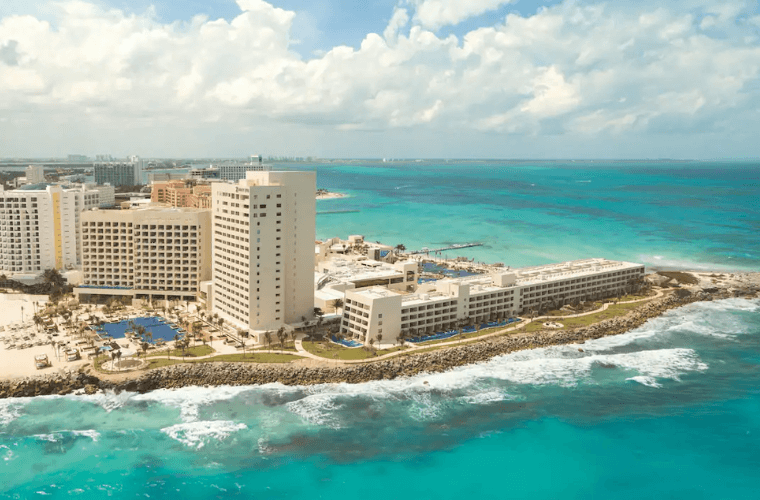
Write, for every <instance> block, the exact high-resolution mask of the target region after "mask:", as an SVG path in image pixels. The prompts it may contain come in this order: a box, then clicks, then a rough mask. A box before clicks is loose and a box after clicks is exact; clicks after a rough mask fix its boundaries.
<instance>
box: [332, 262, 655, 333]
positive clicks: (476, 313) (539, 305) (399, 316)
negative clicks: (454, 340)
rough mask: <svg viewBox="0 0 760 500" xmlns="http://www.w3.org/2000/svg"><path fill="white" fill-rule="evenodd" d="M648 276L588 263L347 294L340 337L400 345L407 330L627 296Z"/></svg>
mask: <svg viewBox="0 0 760 500" xmlns="http://www.w3.org/2000/svg"><path fill="white" fill-rule="evenodd" d="M643 275H644V266H643V265H641V264H633V263H630V262H616V261H610V260H606V259H586V260H579V261H572V262H564V263H561V264H552V265H547V266H538V267H531V268H523V269H515V270H513V271H501V272H497V273H493V274H491V275H483V276H471V277H467V278H456V279H444V280H439V281H437V282H433V283H428V284H425V285H422V286H420V288H419V290H418V292H417V293H416V294H404V293H399V292H395V291H392V290H388V289H385V288H379V287H378V288H370V289H364V290H347V291H346V299H345V307H344V311H343V319H342V322H341V333H343V334H344V335H347V336H350V337H358V338H364V339H366V340H369V339H371V338H375V339H377V335H378V334H380V335H383V338H384V340H391V341H395V340H396V339H397V337H398V336H399V335H400V334H401V333H402V332H403V333H405V334H409V335H412V336H415V335H425V334H430V333H435V332H442V331H447V330H450V329H453V328H456V327H457V326H461V325H462V324H463V323H471V324H481V323H485V322H489V321H494V320H497V319H505V318H508V317H511V316H515V315H517V314H521V313H525V312H529V311H531V310H535V311H538V310H540V309H543V308H545V307H559V306H560V305H562V304H565V303H568V302H571V301H573V300H587V299H595V298H598V297H604V296H608V295H610V294H612V293H622V292H624V291H626V290H627V289H628V288H629V287H630V286H631V284H632V283H634V282H636V281H638V280H639V279H640V278H641V277H643Z"/></svg>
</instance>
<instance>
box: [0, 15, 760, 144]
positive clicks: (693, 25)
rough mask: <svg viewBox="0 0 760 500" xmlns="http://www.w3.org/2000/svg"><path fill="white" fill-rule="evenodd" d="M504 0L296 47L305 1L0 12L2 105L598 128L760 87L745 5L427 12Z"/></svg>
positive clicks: (703, 106) (706, 105) (312, 120)
mask: <svg viewBox="0 0 760 500" xmlns="http://www.w3.org/2000/svg"><path fill="white" fill-rule="evenodd" d="M684 1H686V0H684ZM498 3H499V2H495V1H492V2H486V1H482V2H445V1H443V0H436V1H434V0H423V1H421V2H418V3H417V4H416V6H415V9H416V10H415V11H414V15H413V19H412V20H410V13H409V12H408V11H407V10H406V9H402V8H396V9H395V10H394V12H393V14H392V16H391V19H390V22H389V23H388V25H387V28H386V29H385V30H384V32H383V33H382V36H381V35H379V34H374V33H369V34H367V35H366V37H365V38H364V40H363V41H362V42H361V44H360V45H359V46H358V47H349V46H337V47H334V48H332V49H331V50H328V51H326V52H325V53H324V54H320V55H319V56H318V57H314V58H311V59H305V58H303V57H302V56H300V55H299V54H297V53H296V52H295V51H293V50H291V44H292V43H293V41H292V39H291V35H290V32H291V26H292V24H293V21H294V18H295V13H293V12H290V11H287V10H283V9H280V8H277V7H274V6H273V5H271V4H269V3H267V2H265V1H263V0H238V5H239V6H240V14H239V15H238V16H237V17H235V18H234V19H232V20H231V21H226V20H224V19H218V20H210V19H208V18H206V17H203V16H197V17H195V18H193V19H192V20H191V21H189V22H185V23H180V22H175V23H161V22H159V21H158V20H157V18H156V16H155V15H153V14H152V13H151V11H148V12H145V13H143V14H127V13H125V12H122V11H120V10H117V9H107V8H104V7H102V6H101V5H100V4H96V3H90V2H86V1H83V0H76V1H68V2H64V3H60V4H57V5H58V7H57V10H56V13H55V16H54V17H53V18H52V19H50V20H43V19H40V18H38V17H36V16H30V15H26V16H22V15H9V16H6V17H4V18H2V19H0V115H4V116H6V117H7V116H13V117H14V118H15V123H14V125H21V126H20V127H19V128H18V130H22V131H23V130H27V131H28V130H34V129H35V127H36V126H38V125H39V124H40V123H47V122H55V123H59V124H61V123H65V124H66V127H67V130H76V127H77V126H81V127H85V125H77V124H79V123H81V124H84V123H86V124H87V127H95V128H96V129H99V128H100V129H102V128H103V127H107V126H112V127H126V128H131V129H134V130H140V129H143V128H145V127H149V126H152V127H155V126H157V125H156V124H157V123H162V124H165V125H166V126H167V127H171V128H172V129H177V128H181V129H182V130H183V131H185V133H187V134H189V135H192V134H193V133H194V131H195V130H200V129H201V128H202V127H205V126H206V125H202V124H214V126H223V127H227V128H229V129H233V128H234V129H237V130H245V131H248V132H246V133H253V132H257V131H258V132H257V133H262V134H263V133H265V132H267V131H269V130H274V129H276V127H278V126H281V127H282V130H284V131H287V130H288V128H289V127H290V128H291V129H292V127H293V126H294V124H297V125H298V126H299V127H312V128H315V129H319V130H322V131H325V132H324V133H328V132H329V131H373V132H377V131H388V130H394V129H414V130H427V131H449V132H450V131H451V130H469V131H473V133H476V134H477V133H488V134H504V135H509V134H516V135H528V136H532V137H540V136H541V135H542V134H550V135H552V136H554V137H556V136H557V135H567V136H578V137H580V136H588V137H593V136H595V135H597V134H612V135H614V134H626V133H631V132H635V133H642V134H645V133H647V131H648V130H655V129H656V130H658V133H659V132H660V131H662V130H666V131H669V132H678V131H679V130H693V129H694V127H695V126H697V125H696V124H698V127H700V128H702V129H703V130H709V129H710V127H713V126H716V125H715V124H721V125H720V127H723V128H725V127H727V126H729V125H726V124H727V123H731V122H732V120H731V117H732V116H736V117H739V116H741V117H744V118H746V113H747V111H746V110H748V109H757V108H758V104H760V102H758V101H760V99H759V96H758V88H760V86H759V85H758V76H760V47H759V46H758V37H757V33H756V31H755V30H756V25H755V24H753V23H754V21H753V18H752V16H751V15H750V14H751V11H750V10H748V9H746V8H745V9H744V10H742V9H736V8H725V7H721V6H720V4H718V3H713V2H708V1H702V2H696V3H695V2H692V3H691V5H690V7H689V8H688V9H684V8H680V6H678V8H673V9H669V8H667V7H664V6H662V4H660V3H658V4H647V3H644V4H641V5H640V6H638V7H637V8H636V9H632V8H630V7H629V6H625V7H618V6H616V5H614V4H605V3H581V2H568V3H563V4H559V5H556V6H553V7H550V8H546V9H542V10H541V11H539V12H538V13H536V14H534V15H531V16H521V15H518V14H510V15H508V16H507V17H506V18H505V20H504V22H503V23H502V24H499V25H497V26H489V27H482V28H478V29H474V30H472V31H470V32H469V33H467V34H465V35H464V36H463V37H461V38H458V37H455V36H453V35H449V36H445V37H443V36H439V35H437V34H436V33H434V32H433V31H430V30H429V29H428V28H427V27H428V26H435V25H440V24H441V23H455V22H457V21H456V20H457V19H463V18H464V17H462V16H468V15H475V14H476V13H477V12H478V9H483V8H493V6H496V5H497V4H498ZM424 5H429V6H428V7H427V8H428V9H432V10H428V11H426V10H422V7H423V6H424ZM434 5H438V6H439V7H437V9H438V10H436V9H433V7H432V6H434ZM452 5H458V6H459V7H458V8H459V10H456V9H454V10H452V9H453V7H452V8H451V9H449V10H447V8H448V7H451V6H452ZM462 5H468V6H469V7H461V6H462ZM475 6H477V8H476V7H475ZM468 9H469V10H468ZM421 12H422V13H423V14H421ZM425 12H437V14H435V15H434V14H425ZM454 12H458V14H455V13H454ZM421 16H422V17H421ZM424 16H428V17H424ZM436 16H437V17H436ZM424 19H427V20H424ZM435 19H437V21H435ZM706 19H712V20H710V21H706ZM410 21H411V22H410ZM71 116H77V121H76V123H75V124H72V123H71V122H70V120H69V118H70V117H71ZM56 120H57V122H56ZM734 121H736V122H737V125H736V127H740V126H741V125H739V124H738V122H739V121H740V120H738V118H737V120H734ZM5 123H8V122H5ZM24 124H27V126H28V128H27V129H24V128H23V125H24ZM208 126H211V125H208ZM59 129H62V126H60V125H59ZM82 130H84V129H82ZM204 130H205V129H204ZM20 133H21V132H17V131H16V129H13V128H2V127H0V134H2V135H5V136H6V137H8V134H20ZM87 133H88V134H89V133H90V132H87ZM135 133H137V132H135ZM336 133H338V132H336ZM727 133H728V132H727ZM83 134H84V132H83ZM85 135H86V134H85ZM154 135H155V134H154ZM16 137H17V138H19V137H20V136H19V135H16ZM18 140H19V141H26V143H28V144H29V145H30V146H32V145H35V144H36V145H39V144H43V143H44V141H46V140H47V141H53V140H55V139H54V138H50V137H40V136H39V135H34V137H24V138H19V139H18ZM35 141H36V142H35ZM7 144H8V143H6V146H7ZM2 153H3V151H0V155H2Z"/></svg>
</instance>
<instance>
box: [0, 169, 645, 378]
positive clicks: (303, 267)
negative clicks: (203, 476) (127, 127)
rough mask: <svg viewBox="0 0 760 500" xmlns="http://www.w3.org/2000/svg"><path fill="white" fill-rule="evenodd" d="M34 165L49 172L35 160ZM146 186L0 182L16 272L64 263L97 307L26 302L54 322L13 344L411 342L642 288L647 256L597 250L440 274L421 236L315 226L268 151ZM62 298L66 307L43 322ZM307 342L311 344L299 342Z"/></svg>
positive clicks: (307, 196)
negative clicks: (130, 197)
mask: <svg viewBox="0 0 760 500" xmlns="http://www.w3.org/2000/svg"><path fill="white" fill-rule="evenodd" d="M140 165H141V163H140V162H139V161H138V160H137V159H135V161H130V162H116V163H114V162H108V163H107V164H105V163H104V164H98V165H96V173H97V172H100V175H101V177H102V178H103V179H106V178H107V179H108V180H109V182H113V183H115V184H124V183H126V184H129V182H134V180H135V179H134V177H131V178H129V179H128V178H127V177H129V175H132V176H134V175H137V174H138V173H139V172H138V170H139V168H140ZM128 166H129V168H131V169H132V170H131V173H130V171H128V170H129V169H128V168H127V167H128ZM205 173H209V175H208V176H206V175H203V174H205ZM211 174H213V175H211ZM27 175H28V176H29V177H30V178H32V179H35V180H39V171H38V170H31V171H30V172H28V174H27ZM103 176H105V177H103ZM119 176H120V177H119ZM241 176H242V177H241ZM117 177H118V178H117ZM150 191H151V197H150V199H149V200H148V199H145V200H141V201H140V202H139V203H138V202H134V203H133V202H129V203H122V204H120V205H119V207H117V208H110V207H111V206H112V205H113V204H114V202H113V200H114V198H113V197H114V187H113V186H111V185H93V184H80V185H69V184H66V185H55V184H50V183H44V182H42V183H37V184H27V185H22V187H20V188H18V189H15V190H9V191H3V190H0V237H2V242H1V243H0V271H2V272H3V273H5V278H6V281H5V283H6V286H8V285H7V284H8V283H13V280H18V279H21V278H24V279H26V280H27V282H32V283H35V282H37V283H39V282H41V281H43V280H44V279H48V278H49V276H48V273H50V272H53V271H51V270H57V271H59V272H61V274H63V275H64V276H63V277H62V279H63V280H64V281H67V282H68V285H70V286H71V287H72V288H71V290H73V295H74V297H75V300H74V299H71V300H70V301H74V302H75V304H76V307H77V308H80V310H81V308H82V307H83V308H84V310H85V311H87V314H83V313H81V312H79V313H77V315H75V317H74V318H73V319H72V318H71V316H72V314H71V313H69V314H68V316H67V317H66V318H64V317H63V316H61V315H62V314H64V313H62V312H61V311H62V309H61V308H60V307H58V308H56V307H52V308H51V307H48V306H45V307H43V305H42V302H40V304H37V303H35V304H34V306H35V307H34V308H33V309H34V311H30V310H29V309H32V308H28V309H27V315H26V318H24V308H23V307H22V308H21V311H20V313H21V314H20V318H19V319H20V320H21V321H22V322H23V321H25V320H26V319H27V318H31V317H32V315H33V316H34V318H35V322H42V324H43V325H44V328H45V330H46V332H45V333H44V334H40V336H36V337H35V332H29V331H28V329H29V327H28V326H23V325H22V323H15V325H16V326H14V327H13V328H12V329H11V330H10V333H11V335H10V337H9V338H10V340H8V339H6V340H8V341H9V342H11V343H10V348H22V349H24V348H27V347H28V346H34V345H38V344H40V342H42V343H43V344H44V342H45V340H44V338H42V339H41V337H44V336H47V341H49V342H51V343H53V344H54V343H55V342H56V340H55V336H56V335H57V334H56V328H58V327H60V328H63V329H65V330H66V331H68V332H69V335H75V336H76V335H81V334H82V333H83V332H85V333H86V332H91V335H92V336H93V338H91V339H89V340H87V341H79V340H76V338H73V340H72V337H67V339H69V340H67V342H68V343H66V344H65V348H66V349H67V350H72V349H73V350H74V351H76V352H79V353H81V354H84V353H90V354H92V355H97V353H98V352H101V351H100V350H98V349H104V350H107V351H108V350H112V351H113V352H114V353H115V354H116V353H118V354H119V355H120V356H121V355H127V356H129V355H135V354H137V353H138V352H139V351H140V350H143V351H144V350H147V349H149V348H153V347H155V345H159V346H160V345H161V342H168V343H169V344H170V345H176V346H178V347H181V346H183V345H185V346H186V343H185V344H183V342H184V340H183V339H185V338H186V337H187V336H194V335H195V334H197V333H199V332H205V333H204V335H205V337H204V335H201V338H204V339H205V340H209V341H211V340H213V339H214V338H217V339H224V340H225V343H224V344H223V345H222V346H220V347H218V348H216V350H218V349H222V350H224V349H232V351H233V352H234V351H235V350H237V349H242V350H245V349H247V348H258V349H262V348H263V347H264V346H271V343H272V337H273V335H275V334H276V335H277V337H278V339H279V344H280V345H281V346H282V345H284V341H283V339H284V338H285V337H287V336H288V335H290V336H291V337H292V338H293V340H294V341H295V338H296V336H300V337H301V338H304V337H311V336H314V337H324V338H326V339H327V342H333V343H336V344H342V346H346V347H350V348H352V347H359V346H374V345H383V346H385V348H386V349H392V348H407V346H406V342H410V343H420V342H428V341H431V340H433V339H445V338H448V337H451V336H454V335H459V334H462V333H463V332H475V331H477V330H481V329H489V328H501V327H504V326H506V325H508V324H510V323H514V322H518V321H519V318H520V317H523V318H524V317H526V316H530V317H534V316H536V315H538V314H540V313H541V312H542V311H548V310H559V309H562V308H563V306H564V307H579V308H580V309H582V308H583V307H582V306H580V304H582V303H585V302H587V301H590V302H591V303H593V302H594V301H596V300H598V299H602V298H606V297H611V296H620V295H626V294H629V293H632V292H634V291H635V290H636V289H637V288H638V285H639V284H640V283H641V280H642V278H643V275H644V266H643V265H641V264H634V263H628V262H617V261H611V260H606V259H602V258H594V259H586V260H577V261H571V262H564V263H559V264H550V265H544V266H538V267H530V268H521V269H512V268H509V267H505V266H504V265H502V264H493V265H481V266H480V267H478V268H477V269H470V270H469V271H468V272H466V273H464V274H463V275H448V276H443V275H435V274H432V275H431V273H430V272H429V271H427V270H426V268H425V267H424V265H423V264H424V262H426V260H427V257H426V255H425V253H424V250H423V251H422V252H409V253H405V251H404V250H405V248H404V247H403V245H397V246H396V247H392V246H389V245H384V244H382V243H380V242H374V243H371V242H367V241H365V240H364V237H363V236H361V235H351V236H349V237H348V239H346V240H342V239H340V238H330V239H327V240H324V241H316V239H315V221H316V201H315V200H316V196H317V188H316V174H315V173H314V172H298V171H279V172H278V171H272V170H271V168H270V167H269V166H268V165H264V164H262V163H261V161H260V158H259V157H252V161H250V162H244V163H221V164H218V165H215V166H214V167H212V169H209V170H208V172H200V173H199V172H198V171H197V170H193V171H191V172H190V173H188V174H187V176H186V178H183V179H176V178H174V177H173V174H172V175H171V176H169V178H167V179H165V180H154V181H153V182H152V184H151V186H150ZM457 248H458V247H457ZM458 263H459V261H451V262H449V263H448V265H451V266H456V265H457V264H458ZM43 275H44V276H45V277H43ZM35 280H36V281H35ZM125 308H126V309H125ZM122 309H123V310H124V311H125V312H124V313H120V314H118V315H116V316H114V315H113V311H119V310H122ZM182 309H184V312H182ZM66 310H67V309H66V308H64V309H63V311H64V312H65V311H66ZM146 310H147V311H151V312H147V313H146ZM573 310H575V309H573ZM43 311H44V312H43ZM56 313H57V314H58V317H59V320H58V322H57V323H47V321H48V320H47V319H45V318H47V317H49V315H55V314H56ZM83 317H84V318H85V319H84V320H83V319H82V318H83ZM27 325H28V323H27ZM39 326H40V325H39V324H38V326H37V329H38V328H39ZM125 337H126V338H125ZM93 339H95V340H96V341H97V343H98V345H100V346H101V347H100V348H98V347H97V346H93ZM120 339H124V341H122V340H120ZM158 339H161V340H160V341H159V340H158ZM125 341H126V342H125ZM175 341H176V342H175ZM83 342H84V343H83ZM394 346H404V347H394ZM93 347H94V350H93ZM295 347H296V344H295V342H294V348H295ZM298 350H299V352H300V353H302V354H303V353H304V352H305V351H303V347H302V346H301V344H298ZM183 352H184V351H183ZM34 354H35V355H38V356H43V355H47V356H52V355H53V353H52V352H39V353H37V352H35V353H34ZM55 354H58V352H57V351H56V353H55ZM115 354H114V355H115ZM286 354H288V353H286ZM283 355H284V354H283ZM72 356H73V355H72ZM40 359H42V358H40ZM40 365H44V363H43V362H42V361H40ZM120 366H121V365H120ZM140 366H142V365H140Z"/></svg>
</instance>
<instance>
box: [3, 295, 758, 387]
mask: <svg viewBox="0 0 760 500" xmlns="http://www.w3.org/2000/svg"><path fill="white" fill-rule="evenodd" d="M758 296H760V294H759V292H758V289H756V288H755V287H752V288H747V289H739V290H736V289H734V290H730V291H729V290H727V289H723V288H709V289H700V290H695V291H690V290H687V289H677V290H674V291H673V292H672V293H670V294H667V295H665V296H664V297H661V298H658V299H654V300H652V301H650V302H646V303H644V304H642V306H641V307H638V308H636V309H634V310H633V311H631V312H629V313H628V314H626V315H624V316H620V317H617V318H611V319H608V320H604V321H601V322H599V323H595V324H593V325H590V326H587V327H583V328H576V329H572V330H541V331H538V332H534V333H518V334H516V335H510V336H498V337H493V338H490V339H488V340H484V341H481V342H473V343H469V344H464V345H461V346H455V347H449V348H445V349H441V350H436V351H432V352H425V353H419V354H414V353H410V354H409V355H406V356H399V357H397V358H392V359H388V360H383V361H378V362H374V363H364V364H352V365H345V366H333V367H307V366H293V365H274V364H271V365H264V364H248V363H196V364H183V365H173V366H168V367H165V368H158V369H155V370H151V371H149V372H147V373H144V374H142V375H140V376H139V377H136V378H134V379H130V380H125V381H123V382H112V381H110V380H107V379H101V378H99V377H98V376H97V374H94V373H93V372H92V370H85V371H79V372H72V373H64V374H55V375H46V376H39V377H29V378H24V379H14V380H5V381H0V399H3V398H11V397H33V396H41V395H55V394H58V395H65V394H71V393H74V392H84V393H86V394H93V393H95V392H97V391H99V390H114V391H116V392H119V391H133V392H141V393H144V392H148V391H152V390H156V389H164V388H179V387H187V386H220V385H233V386H238V385H259V384H267V383H273V382H279V383H282V384H285V385H313V384H325V383H338V382H347V383H361V382H369V381H372V380H389V379H394V378H398V377H405V376H412V375H418V374H420V373H434V372H443V371H446V370H449V369H451V368H454V367H457V366H462V365H467V364H471V363H477V362H482V361H486V360H488V359H490V358H492V357H494V356H498V355H501V354H506V353H509V352H514V351H518V350H522V349H531V348H537V347H547V346H552V345H560V344H574V343H583V342H584V341H586V340H592V339H597V338H601V337H605V336H609V335H619V334H621V333H625V332H628V331H630V330H632V329H634V328H636V327H638V326H640V325H642V324H643V323H645V322H646V321H647V320H649V319H651V318H654V317H657V316H660V315H661V314H663V313H664V312H665V311H668V310H670V309H674V308H677V307H681V306H684V305H687V304H690V303H693V302H699V301H710V300H717V299H724V298H730V297H758Z"/></svg>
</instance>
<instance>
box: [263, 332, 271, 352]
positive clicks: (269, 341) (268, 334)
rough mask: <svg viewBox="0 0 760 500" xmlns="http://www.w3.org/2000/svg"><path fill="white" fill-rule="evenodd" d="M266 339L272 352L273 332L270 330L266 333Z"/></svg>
mask: <svg viewBox="0 0 760 500" xmlns="http://www.w3.org/2000/svg"><path fill="white" fill-rule="evenodd" d="M264 339H265V340H266V342H267V346H268V347H269V350H270V351H271V350H272V332H270V331H269V330H267V331H266V332H264Z"/></svg>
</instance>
